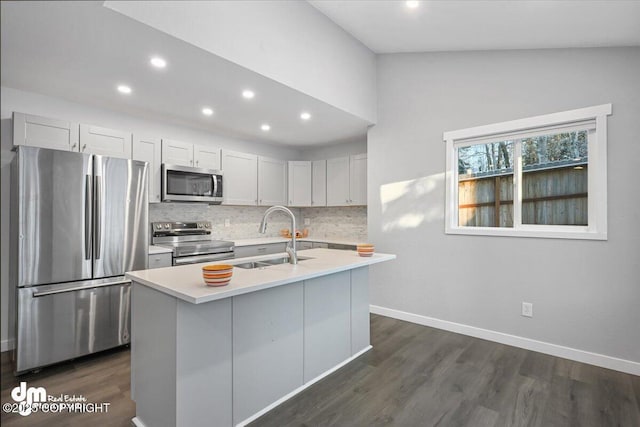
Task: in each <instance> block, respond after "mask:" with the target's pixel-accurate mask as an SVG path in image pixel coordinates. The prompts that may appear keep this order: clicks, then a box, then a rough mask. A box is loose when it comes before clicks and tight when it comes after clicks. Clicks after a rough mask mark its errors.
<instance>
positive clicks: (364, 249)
mask: <svg viewBox="0 0 640 427" xmlns="http://www.w3.org/2000/svg"><path fill="white" fill-rule="evenodd" d="M357 251H358V255H360V256H372V255H373V253H374V251H375V246H374V245H373V244H371V243H361V244H359V245H358V246H357Z"/></svg>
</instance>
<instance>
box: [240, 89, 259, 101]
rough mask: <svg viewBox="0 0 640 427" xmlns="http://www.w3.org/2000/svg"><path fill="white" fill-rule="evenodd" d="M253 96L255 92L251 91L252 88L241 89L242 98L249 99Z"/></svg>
mask: <svg viewBox="0 0 640 427" xmlns="http://www.w3.org/2000/svg"><path fill="white" fill-rule="evenodd" d="M254 96H256V94H255V93H253V91H252V90H249V89H246V90H243V91H242V97H243V98H246V99H251V98H253V97H254Z"/></svg>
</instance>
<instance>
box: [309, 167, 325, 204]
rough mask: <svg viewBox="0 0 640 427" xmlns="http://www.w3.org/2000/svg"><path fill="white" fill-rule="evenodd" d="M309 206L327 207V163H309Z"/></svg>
mask: <svg viewBox="0 0 640 427" xmlns="http://www.w3.org/2000/svg"><path fill="white" fill-rule="evenodd" d="M311 175H312V176H311V206H327V161H326V160H314V161H313V162H311Z"/></svg>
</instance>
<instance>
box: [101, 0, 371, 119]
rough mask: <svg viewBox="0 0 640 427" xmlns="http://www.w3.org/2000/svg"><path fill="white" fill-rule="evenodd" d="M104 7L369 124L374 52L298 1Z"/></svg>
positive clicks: (115, 3) (114, 3)
mask: <svg viewBox="0 0 640 427" xmlns="http://www.w3.org/2000/svg"><path fill="white" fill-rule="evenodd" d="M105 6H106V7H109V8H111V9H113V10H115V11H117V12H120V13H122V14H124V15H126V16H129V17H131V18H133V19H136V20H138V21H140V22H143V23H145V24H147V25H150V26H152V27H154V28H156V29H158V30H161V31H164V32H166V33H168V34H170V35H172V36H174V37H177V38H179V39H182V40H184V41H186V42H188V43H191V44H193V45H195V46H198V47H200V48H202V49H204V50H206V51H209V52H211V53H213V54H215V55H218V56H221V57H223V58H225V59H228V60H229V61H231V62H235V63H236V64H239V65H241V66H243V67H245V68H248V69H250V70H252V71H255V72H257V73H260V74H262V75H264V76H266V77H269V78H271V79H273V80H276V81H278V82H280V83H283V84H285V85H287V86H290V87H292V88H294V89H296V90H299V91H300V92H303V93H305V94H307V95H310V96H312V97H314V98H317V99H319V100H321V101H324V102H326V103H328V104H330V105H333V106H335V107H337V108H340V109H342V110H344V111H346V112H349V113H351V114H353V115H355V116H358V117H360V118H363V119H365V120H367V121H369V122H371V123H375V121H376V87H375V84H376V80H375V79H376V77H375V55H374V54H373V52H371V51H370V50H369V49H368V48H366V47H365V46H364V45H363V44H361V43H360V42H359V41H357V40H356V39H355V38H353V37H352V36H351V35H350V34H348V33H347V32H345V31H344V30H343V29H342V28H340V27H339V26H338V25H336V24H335V23H334V22H332V21H331V20H330V19H329V18H327V17H326V16H325V15H323V14H322V13H320V12H319V11H318V10H317V9H315V8H314V7H313V6H311V5H310V4H308V3H307V2H305V1H269V2H266V1H219V2H213V1H210V2H182V1H128V2H120V1H107V2H105Z"/></svg>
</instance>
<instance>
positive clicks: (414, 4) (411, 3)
mask: <svg viewBox="0 0 640 427" xmlns="http://www.w3.org/2000/svg"><path fill="white" fill-rule="evenodd" d="M406 5H407V7H408V8H409V9H415V8H416V7H418V6H420V2H419V1H408V2H407V3H406Z"/></svg>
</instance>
